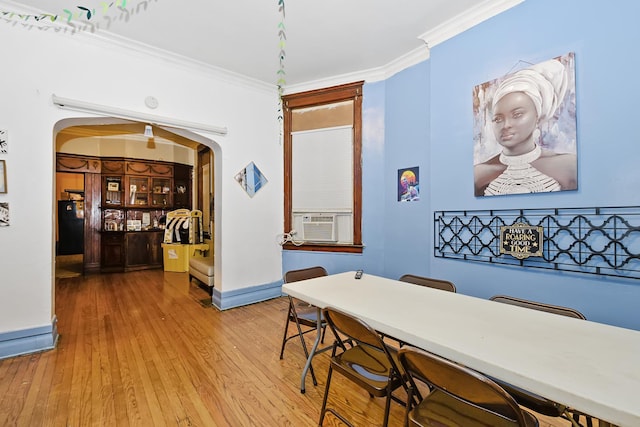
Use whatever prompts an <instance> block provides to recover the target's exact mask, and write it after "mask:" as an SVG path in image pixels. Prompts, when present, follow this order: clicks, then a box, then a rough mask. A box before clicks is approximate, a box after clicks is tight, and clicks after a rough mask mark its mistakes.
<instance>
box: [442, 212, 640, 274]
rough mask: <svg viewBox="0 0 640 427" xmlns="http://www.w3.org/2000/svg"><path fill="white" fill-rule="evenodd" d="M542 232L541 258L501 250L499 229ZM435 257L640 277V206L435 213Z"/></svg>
mask: <svg viewBox="0 0 640 427" xmlns="http://www.w3.org/2000/svg"><path fill="white" fill-rule="evenodd" d="M516 223H524V224H527V225H530V226H540V227H543V230H544V245H543V250H542V257H529V258H526V259H517V258H515V257H512V256H511V255H508V254H500V227H501V226H512V225H514V224H516ZM434 255H435V256H436V257H437V258H454V259H463V260H467V261H477V262H488V263H493V264H505V265H515V266H521V267H534V268H544V269H552V270H563V271H572V272H579V273H589V274H598V275H604V276H617V277H626V278H633V279H640V207H638V206H627V207H600V208H562V209H514V210H474V211H436V212H434Z"/></svg>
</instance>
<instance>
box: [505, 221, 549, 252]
mask: <svg viewBox="0 0 640 427" xmlns="http://www.w3.org/2000/svg"><path fill="white" fill-rule="evenodd" d="M543 239H544V230H543V228H542V227H539V226H532V225H527V224H524V223H522V222H517V223H515V224H513V225H505V226H502V227H500V253H501V254H507V255H511V256H513V257H515V258H518V259H525V258H529V257H530V256H538V257H541V256H542V245H543Z"/></svg>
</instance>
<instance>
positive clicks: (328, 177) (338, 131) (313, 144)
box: [291, 126, 353, 212]
mask: <svg viewBox="0 0 640 427" xmlns="http://www.w3.org/2000/svg"><path fill="white" fill-rule="evenodd" d="M291 138H292V145H291V147H292V171H291V172H292V177H291V178H292V179H291V181H292V205H293V206H292V207H293V211H308V212H312V211H321V212H322V211H332V210H336V211H344V210H349V211H351V209H352V208H353V127H352V126H341V127H333V128H323V129H314V130H310V131H301V132H293V133H292V134H291Z"/></svg>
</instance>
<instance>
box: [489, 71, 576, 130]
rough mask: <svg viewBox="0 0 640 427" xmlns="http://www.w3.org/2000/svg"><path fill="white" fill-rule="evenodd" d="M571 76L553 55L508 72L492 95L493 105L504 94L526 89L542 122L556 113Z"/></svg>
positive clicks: (493, 105)
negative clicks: (518, 69)
mask: <svg viewBox="0 0 640 427" xmlns="http://www.w3.org/2000/svg"><path fill="white" fill-rule="evenodd" d="M567 84H568V76H567V71H566V70H565V67H564V65H562V64H561V63H560V61H558V60H555V59H550V60H548V61H545V62H541V63H539V64H536V65H533V66H531V67H529V68H526V69H524V70H520V71H517V72H515V73H513V74H511V75H509V76H507V77H506V78H505V79H504V80H503V81H502V82H501V83H500V85H499V86H498V89H496V92H495V94H494V95H493V102H492V108H495V106H496V103H497V102H498V101H500V99H502V97H504V96H505V95H507V94H509V93H512V92H524V93H525V94H527V95H528V96H529V98H531V100H532V101H533V103H534V105H535V107H536V112H537V113H538V120H539V123H542V122H545V121H547V120H549V118H551V117H553V115H554V114H555V112H556V109H557V108H558V105H560V103H562V100H563V99H564V95H565V94H566V92H567Z"/></svg>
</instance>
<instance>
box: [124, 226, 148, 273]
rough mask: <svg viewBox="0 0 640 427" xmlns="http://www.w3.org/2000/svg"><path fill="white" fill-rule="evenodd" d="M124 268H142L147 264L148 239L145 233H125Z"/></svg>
mask: <svg viewBox="0 0 640 427" xmlns="http://www.w3.org/2000/svg"><path fill="white" fill-rule="evenodd" d="M125 239H126V246H127V250H126V257H127V259H126V268H134V269H135V268H142V267H146V266H147V265H148V264H149V239H148V236H147V233H141V232H137V233H127V235H126V237H125Z"/></svg>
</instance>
